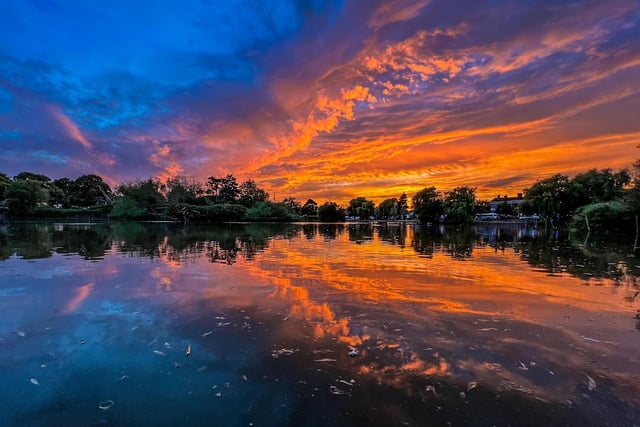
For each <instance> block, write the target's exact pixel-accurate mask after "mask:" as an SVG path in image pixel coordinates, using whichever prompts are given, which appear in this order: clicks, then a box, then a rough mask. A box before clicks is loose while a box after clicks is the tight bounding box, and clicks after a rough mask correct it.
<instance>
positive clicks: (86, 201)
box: [69, 174, 113, 207]
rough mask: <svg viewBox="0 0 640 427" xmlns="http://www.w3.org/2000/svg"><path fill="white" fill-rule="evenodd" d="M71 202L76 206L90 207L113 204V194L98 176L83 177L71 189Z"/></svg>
mask: <svg viewBox="0 0 640 427" xmlns="http://www.w3.org/2000/svg"><path fill="white" fill-rule="evenodd" d="M69 191H70V194H69V201H70V203H71V204H72V205H74V206H80V207H89V206H95V205H98V204H106V203H110V202H111V198H112V197H113V193H112V191H111V188H110V187H109V185H108V184H107V183H106V182H104V181H103V180H102V178H101V177H99V176H98V175H93V174H89V175H82V176H81V177H79V178H78V179H76V180H75V181H73V184H72V185H71V187H70V190H69Z"/></svg>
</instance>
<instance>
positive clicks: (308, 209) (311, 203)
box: [301, 199, 318, 216]
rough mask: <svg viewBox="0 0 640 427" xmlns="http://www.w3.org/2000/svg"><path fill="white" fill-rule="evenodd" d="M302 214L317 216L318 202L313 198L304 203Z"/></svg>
mask: <svg viewBox="0 0 640 427" xmlns="http://www.w3.org/2000/svg"><path fill="white" fill-rule="evenodd" d="M301 213H302V215H305V216H315V215H317V214H318V204H317V203H316V202H315V200H313V199H308V200H307V201H306V202H304V205H302V211H301Z"/></svg>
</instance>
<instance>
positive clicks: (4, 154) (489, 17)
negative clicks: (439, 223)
mask: <svg viewBox="0 0 640 427" xmlns="http://www.w3.org/2000/svg"><path fill="white" fill-rule="evenodd" d="M0 28H1V30H0V172H4V173H6V174H7V175H9V176H14V175H16V174H17V173H19V172H21V171H32V172H36V173H44V174H46V175H48V176H49V177H51V178H53V179H56V178H60V177H70V178H77V177H78V176H80V175H83V174H89V173H95V174H98V175H100V176H102V177H103V178H104V179H105V181H107V182H108V183H109V184H110V185H112V186H115V185H117V184H118V183H122V182H126V181H131V180H134V179H138V178H140V179H146V178H149V177H157V178H159V179H161V180H165V179H167V178H169V177H172V176H176V175H183V176H187V177H192V178H195V179H197V180H200V181H202V182H204V181H205V180H206V179H207V177H209V176H216V177H222V176H225V175H226V174H229V173H231V174H233V175H234V176H236V178H237V179H238V181H239V182H242V181H245V180H248V179H252V180H254V181H255V182H256V183H257V184H258V186H259V187H261V188H263V189H265V190H266V191H268V192H269V193H270V194H271V196H272V197H275V199H276V200H282V199H283V198H284V197H288V196H292V197H295V198H296V199H297V200H299V201H301V202H304V201H305V200H306V199H307V198H313V199H314V200H316V201H317V202H320V203H322V202H324V201H337V202H340V203H346V202H348V200H350V199H351V198H354V197H358V196H364V197H367V198H369V199H372V200H374V201H376V202H379V201H381V200H383V199H385V198H388V197H398V196H399V195H400V194H402V193H403V192H405V193H406V194H407V195H408V196H409V197H412V196H413V194H415V193H416V192H417V191H418V190H420V189H422V188H424V187H430V186H435V187H436V188H437V189H438V190H439V191H442V192H446V191H449V190H451V189H453V188H455V187H458V186H462V185H466V186H470V187H475V188H476V189H477V190H476V192H477V195H478V196H479V197H480V198H484V199H490V198H492V197H494V196H496V195H506V194H508V195H510V196H515V195H516V194H517V193H520V192H522V191H523V190H524V189H526V188H528V187H530V186H531V185H532V184H533V183H534V182H536V181H537V180H540V179H544V178H548V177H550V176H552V175H554V174H556V173H562V174H565V175H569V176H574V175H576V174H577V173H580V172H584V171H586V170H588V169H591V168H599V169H601V168H612V169H614V170H618V169H621V168H626V167H630V166H631V165H632V163H633V162H634V160H635V159H637V158H640V151H638V148H637V145H638V144H640V0H607V1H600V0H593V1H561V0H535V1H534V0H486V1H480V0H477V1H476V0H467V1H463V0H458V1H451V0H414V1H408V0H407V1H405V0H367V1H364V0H342V1H331V0H326V1H325V0H307V1H303V0H280V1H276V0H271V1H270V0H264V1H258V0H254V1H242V0H198V1H191V0H182V1H168V0H136V1H131V0H126V1H125V0H110V1H108V2H92V1H79V0H7V1H3V2H2V4H1V5H0Z"/></svg>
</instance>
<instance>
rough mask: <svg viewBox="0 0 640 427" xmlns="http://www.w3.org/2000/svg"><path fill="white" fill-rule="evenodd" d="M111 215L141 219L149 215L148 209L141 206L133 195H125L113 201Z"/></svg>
mask: <svg viewBox="0 0 640 427" xmlns="http://www.w3.org/2000/svg"><path fill="white" fill-rule="evenodd" d="M111 216H112V217H113V218H128V219H141V218H144V217H145V216H147V210H146V209H145V208H144V207H142V206H139V205H138V204H137V202H136V201H135V200H134V199H132V198H131V197H129V196H123V197H120V198H118V199H116V200H115V201H114V202H113V210H112V211H111Z"/></svg>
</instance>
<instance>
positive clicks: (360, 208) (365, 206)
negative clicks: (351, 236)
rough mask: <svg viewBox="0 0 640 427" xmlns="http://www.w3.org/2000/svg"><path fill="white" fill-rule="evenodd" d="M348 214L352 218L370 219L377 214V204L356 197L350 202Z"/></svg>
mask: <svg viewBox="0 0 640 427" xmlns="http://www.w3.org/2000/svg"><path fill="white" fill-rule="evenodd" d="M347 213H348V214H349V215H351V216H357V217H360V218H361V219H369V217H370V216H372V215H373V214H374V213H375V204H374V203H373V202H372V201H371V200H367V199H366V198H364V197H356V198H355V199H351V200H350V201H349V207H348V208H347Z"/></svg>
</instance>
